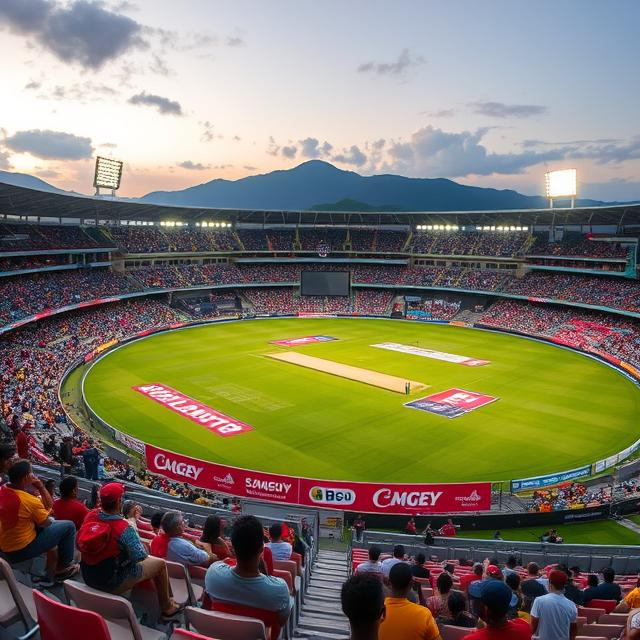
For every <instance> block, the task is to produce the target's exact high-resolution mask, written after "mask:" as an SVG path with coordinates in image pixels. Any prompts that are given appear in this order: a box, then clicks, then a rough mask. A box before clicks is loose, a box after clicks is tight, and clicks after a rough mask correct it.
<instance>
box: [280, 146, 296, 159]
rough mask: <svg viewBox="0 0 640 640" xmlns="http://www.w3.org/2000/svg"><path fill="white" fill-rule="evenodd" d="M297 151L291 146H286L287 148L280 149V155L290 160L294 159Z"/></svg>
mask: <svg viewBox="0 0 640 640" xmlns="http://www.w3.org/2000/svg"><path fill="white" fill-rule="evenodd" d="M297 151H298V150H297V149H296V147H295V146H293V145H291V146H287V147H282V149H281V153H282V155H283V156H284V157H285V158H289V159H290V160H291V159H292V158H295V157H296V153H297Z"/></svg>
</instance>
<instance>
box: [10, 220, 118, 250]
mask: <svg viewBox="0 0 640 640" xmlns="http://www.w3.org/2000/svg"><path fill="white" fill-rule="evenodd" d="M111 246H113V243H111V242H108V241H107V240H106V239H104V240H102V239H101V240H100V241H98V240H95V239H94V238H93V237H92V236H90V235H89V234H88V233H87V232H85V231H84V229H83V228H82V227H79V226H75V225H35V224H6V223H5V224H0V247H2V250H3V251H27V250H39V249H92V248H94V247H111Z"/></svg>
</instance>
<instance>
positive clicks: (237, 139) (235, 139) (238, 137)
mask: <svg viewBox="0 0 640 640" xmlns="http://www.w3.org/2000/svg"><path fill="white" fill-rule="evenodd" d="M231 139H232V140H233V141H234V142H240V141H241V140H242V138H241V137H240V136H238V135H235V136H233V138H231Z"/></svg>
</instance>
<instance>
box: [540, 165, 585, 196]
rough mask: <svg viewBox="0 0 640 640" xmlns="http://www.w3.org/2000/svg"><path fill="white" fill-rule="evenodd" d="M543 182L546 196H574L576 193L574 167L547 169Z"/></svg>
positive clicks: (576, 185) (576, 183)
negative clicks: (557, 169) (558, 169)
mask: <svg viewBox="0 0 640 640" xmlns="http://www.w3.org/2000/svg"><path fill="white" fill-rule="evenodd" d="M544 182H545V186H546V190H547V198H575V197H576V195H577V193H578V174H577V171H576V170H575V169H561V170H560V171H547V173H545V174H544Z"/></svg>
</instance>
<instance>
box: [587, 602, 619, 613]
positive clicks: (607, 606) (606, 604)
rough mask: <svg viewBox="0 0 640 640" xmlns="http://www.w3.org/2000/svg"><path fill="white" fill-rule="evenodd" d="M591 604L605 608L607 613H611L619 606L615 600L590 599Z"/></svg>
mask: <svg viewBox="0 0 640 640" xmlns="http://www.w3.org/2000/svg"><path fill="white" fill-rule="evenodd" d="M589 606H590V607H593V608H594V609H604V611H605V613H611V612H612V611H613V610H614V609H615V608H616V607H617V606H618V603H617V602H616V601H615V600H598V599H594V600H589Z"/></svg>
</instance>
